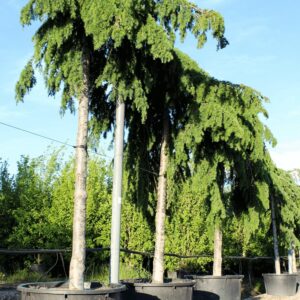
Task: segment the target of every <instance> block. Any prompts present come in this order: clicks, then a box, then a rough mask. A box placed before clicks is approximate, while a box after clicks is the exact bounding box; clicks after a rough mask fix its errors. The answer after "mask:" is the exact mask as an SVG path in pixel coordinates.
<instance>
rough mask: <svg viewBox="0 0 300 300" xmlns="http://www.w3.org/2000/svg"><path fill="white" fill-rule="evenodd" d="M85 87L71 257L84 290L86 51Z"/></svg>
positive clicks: (73, 276) (74, 278) (75, 286)
mask: <svg viewBox="0 0 300 300" xmlns="http://www.w3.org/2000/svg"><path fill="white" fill-rule="evenodd" d="M82 66H83V90H82V92H81V95H80V98H79V106H78V130H77V144H76V166H75V168H76V178H75V193H74V215H73V238H72V258H71V263H70V274H69V276H70V283H69V288H70V289H72V290H83V289H84V271H85V248H86V245H85V225H86V199H87V192H86V177H87V135H88V106H89V84H88V83H89V82H88V80H89V78H88V74H89V59H88V56H87V55H86V54H85V53H84V54H83V57H82Z"/></svg>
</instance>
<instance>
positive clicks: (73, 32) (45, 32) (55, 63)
mask: <svg viewBox="0 0 300 300" xmlns="http://www.w3.org/2000/svg"><path fill="white" fill-rule="evenodd" d="M36 19H39V20H40V21H41V22H42V23H41V25H40V27H39V29H38V30H37V32H36V34H35V35H34V38H33V40H34V48H35V49H34V55H33V58H32V59H31V60H30V61H29V63H28V64H27V65H26V67H25V68H24V70H23V71H22V73H21V76H20V79H19V82H18V83H17V85H16V99H17V101H22V100H23V98H24V96H25V94H26V92H29V91H30V89H31V88H32V87H33V86H34V85H35V83H36V79H35V76H34V65H33V64H35V65H36V66H39V68H40V69H41V70H42V72H43V74H44V77H45V84H46V87H47V89H48V93H49V95H55V94H56V93H57V92H58V91H59V90H60V88H61V87H62V88H63V93H62V109H66V108H67V107H70V108H71V109H72V110H73V109H74V107H73V103H74V100H73V99H74V98H76V99H78V131H77V141H76V184H75V187H76V188H75V193H74V203H75V205H74V214H73V217H74V221H73V247H72V260H71V266H70V289H83V272H84V265H85V214H86V213H85V212H86V204H85V203H86V198H87V195H86V176H87V174H86V169H87V167H86V166H87V134H88V107H89V94H90V63H91V62H90V59H91V57H90V51H91V49H92V43H91V40H90V39H89V38H88V37H87V36H86V35H85V32H84V27H83V24H82V21H81V19H80V12H79V7H78V3H77V1H55V2H53V1H51V2H50V1H41V0H30V1H29V2H28V3H27V5H25V7H24V8H23V9H22V12H21V23H22V25H30V24H31V22H32V21H34V20H36Z"/></svg>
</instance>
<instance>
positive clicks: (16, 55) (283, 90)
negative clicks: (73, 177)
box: [0, 0, 300, 172]
mask: <svg viewBox="0 0 300 300" xmlns="http://www.w3.org/2000/svg"><path fill="white" fill-rule="evenodd" d="M25 3H26V1H25V0H6V1H1V4H0V66H1V67H0V122H4V123H8V124H11V125H14V126H18V127H21V128H24V129H27V130H31V131H34V132H37V133H39V134H42V135H47V136H50V137H52V138H55V139H58V140H61V141H64V142H68V143H70V144H74V143H75V136H76V126H77V118H76V116H75V115H71V114H70V113H66V115H65V116H63V117H61V116H60V115H59V103H60V100H59V97H56V98H48V97H47V93H46V91H45V89H44V87H43V82H42V80H41V78H39V79H40V80H39V84H38V85H37V86H36V87H35V89H34V90H33V91H32V93H30V95H29V96H27V97H26V98H25V102H24V103H20V104H18V105H16V103H15V100H14V86H15V83H16V81H17V80H18V76H19V73H20V71H21V70H22V68H23V66H24V65H25V63H26V62H27V60H28V59H29V58H30V56H31V53H32V48H33V45H32V42H31V37H32V35H33V33H34V31H35V29H36V27H35V26H36V25H33V26H32V27H29V28H22V27H21V25H20V24H19V13H20V9H21V7H22V6H23V5H24V4H25ZM194 3H196V4H198V6H199V7H205V8H213V9H215V10H217V11H219V12H220V13H221V14H222V15H223V16H224V18H225V24H226V37H227V38H228V40H229V42H230V45H229V46H228V47H227V48H226V49H223V50H221V51H216V44H215V42H214V41H212V40H209V42H208V43H207V45H206V46H205V47H204V48H203V49H201V50H198V49H196V43H195V41H194V40H193V39H192V38H191V37H189V38H188V39H187V40H186V42H185V43H184V44H180V43H178V46H179V47H180V48H181V49H182V50H183V51H184V52H186V53H187V54H189V55H190V56H191V57H192V58H194V59H195V60H196V61H197V62H198V63H199V65H200V66H201V67H202V68H204V69H205V70H206V71H208V72H209V73H210V74H211V75H212V76H214V77H216V78H218V79H223V80H229V81H232V82H234V83H243V84H246V85H249V86H251V87H253V88H255V89H257V90H259V91H260V92H262V93H263V94H264V95H265V96H267V97H269V98H270V100H271V103H269V104H267V105H266V108H267V110H268V112H269V116H270V117H269V119H268V120H266V123H267V125H268V126H269V127H270V129H271V130H272V132H273V134H274V135H275V137H276V138H277V140H278V145H277V147H276V148H275V149H271V155H272V157H273V159H274V161H275V162H276V164H277V165H278V166H279V167H282V168H284V169H293V168H300V155H299V150H298V149H300V122H299V117H300V105H299V104H298V103H299V98H300V85H299V82H300V71H299V69H300V68H299V67H300V63H299V53H300V52H299V49H300V40H299V33H300V18H299V17H298V14H299V11H300V2H299V1H295V0H285V1H279V0H265V1H261V0H260V1H259V0H202V1H194ZM0 141H1V144H0V145H1V147H0V149H1V150H0V157H1V158H2V159H5V160H8V162H9V164H10V170H11V171H12V172H14V171H15V168H16V161H17V160H18V159H19V158H20V156H21V155H22V154H24V155H30V156H31V157H35V156H38V155H41V154H43V153H44V152H45V151H46V149H47V147H48V146H49V145H50V144H51V142H49V141H47V140H43V139H40V138H37V137H34V136H31V135H28V134H25V133H22V132H19V131H17V130H14V129H10V128H8V127H5V126H3V125H1V124H0ZM57 146H58V145H57ZM102 148H103V151H107V145H106V143H103V145H102ZM71 151H72V150H71Z"/></svg>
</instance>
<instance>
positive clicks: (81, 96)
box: [16, 0, 272, 300]
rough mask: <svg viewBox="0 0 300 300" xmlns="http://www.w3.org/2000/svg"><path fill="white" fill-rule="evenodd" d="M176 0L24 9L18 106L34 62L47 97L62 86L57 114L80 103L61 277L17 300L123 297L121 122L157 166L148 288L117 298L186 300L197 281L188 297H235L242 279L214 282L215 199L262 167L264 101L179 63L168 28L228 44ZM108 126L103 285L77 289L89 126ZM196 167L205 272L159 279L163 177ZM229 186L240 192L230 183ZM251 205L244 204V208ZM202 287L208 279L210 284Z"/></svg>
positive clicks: (217, 24) (216, 18)
mask: <svg viewBox="0 0 300 300" xmlns="http://www.w3.org/2000/svg"><path fill="white" fill-rule="evenodd" d="M177 2H178V3H177ZM177 2H176V3H174V2H173V1H164V3H154V4H153V5H152V6H151V5H149V6H145V5H140V6H138V5H136V6H135V7H133V6H132V5H128V6H126V5H121V4H119V5H117V4H115V5H114V6H111V5H109V4H103V3H102V4H101V3H100V2H97V1H96V2H93V1H85V2H82V3H81V2H78V1H69V2H68V3H65V5H62V6H61V5H58V4H55V3H54V4H53V5H46V4H45V3H44V4H43V5H42V4H41V1H39V0H34V1H29V3H28V4H27V5H26V6H25V7H24V9H23V10H22V16H21V21H22V23H23V25H27V24H30V23H31V22H32V21H33V20H36V19H41V20H43V23H42V24H41V26H40V28H39V29H38V31H37V33H36V34H35V36H34V42H35V54H34V56H33V58H32V59H31V60H30V61H29V63H28V64H27V66H26V68H25V69H24V71H23V72H22V73H21V77H20V80H19V82H18V83H17V87H16V91H17V99H18V100H23V98H24V95H25V94H26V92H28V91H30V89H31V88H32V87H33V86H34V84H35V82H36V80H35V75H34V71H35V67H36V65H38V66H40V67H41V68H42V71H43V72H44V76H45V79H46V86H47V88H48V90H49V94H51V95H53V94H56V93H57V92H58V91H59V90H60V88H61V87H62V86H63V96H62V105H63V108H67V107H71V108H72V107H73V106H72V105H73V99H74V98H76V99H78V103H79V104H78V132H77V142H76V146H75V148H76V188H75V195H74V221H73V245H72V259H71V265H70V281H69V282H68V283H67V284H65V283H51V284H50V285H48V284H47V285H45V286H41V284H39V285H38V286H39V288H38V289H37V288H34V287H33V286H32V285H28V284H27V285H22V286H21V287H20V288H19V289H20V290H21V291H22V297H23V298H24V299H25V297H30V295H31V294H32V293H36V294H38V295H39V298H40V299H44V298H45V299H50V298H53V299H54V298H55V299H58V298H59V297H60V298H62V299H63V298H64V299H65V298H67V297H69V295H70V297H72V298H78V299H79V298H80V299H82V298H83V297H87V298H90V299H96V298H97V299H109V298H111V299H119V298H120V297H121V295H120V292H122V291H124V290H125V286H124V285H121V284H119V275H118V272H119V270H118V269H119V247H120V246H119V245H120V224H121V223H120V217H121V203H122V165H123V161H122V158H123V148H124V141H123V140H124V124H126V125H127V129H128V132H129V134H128V136H129V137H128V140H127V147H129V149H132V148H133V147H132V146H130V145H131V144H133V145H137V144H138V148H139V149H143V150H144V151H146V152H147V154H146V155H147V156H148V159H149V160H153V161H156V162H158V165H159V167H158V168H155V167H154V169H153V170H151V171H152V172H153V173H154V174H157V175H156V181H157V189H156V194H157V207H156V217H155V229H156V232H155V253H154V263H153V275H152V282H151V283H141V282H133V283H127V285H128V287H129V293H130V296H128V294H127V295H126V293H125V294H124V295H123V296H122V297H125V298H126V297H129V298H130V299H133V298H131V297H133V296H132V295H135V296H134V297H136V299H161V300H163V299H170V295H172V298H174V299H191V297H192V293H193V286H194V285H195V281H196V282H197V283H196V288H195V290H198V292H197V293H198V297H199V298H198V299H204V298H203V296H202V294H201V293H203V292H204V293H208V294H211V295H217V297H220V295H221V294H220V291H219V290H218V289H217V287H222V288H223V289H224V282H225V283H229V282H231V281H234V283H230V284H229V285H228V286H227V287H226V288H225V290H226V293H225V292H224V295H222V296H221V299H239V298H240V282H241V277H237V278H232V277H228V276H227V277H225V281H224V277H222V274H221V265H222V257H221V252H222V222H223V220H224V219H226V218H227V217H228V216H227V212H228V207H226V205H225V204H224V203H225V202H226V201H225V199H227V198H226V197H228V194H232V191H231V190H229V192H228V191H226V189H228V187H230V189H233V190H234V191H239V192H241V194H242V193H243V192H245V191H246V190H247V188H248V186H247V184H244V185H243V184H242V182H243V179H244V177H247V174H246V173H245V171H246V167H245V166H246V164H247V163H248V162H249V161H250V162H251V163H253V166H256V165H257V164H258V162H259V161H260V160H263V157H264V156H265V154H266V150H265V142H267V141H270V140H272V138H270V139H268V140H267V139H266V136H267V135H266V134H265V133H266V132H265V131H266V129H265V127H264V126H263V124H262V123H261V122H260V120H259V118H258V114H259V113H261V112H263V113H264V109H263V106H262V101H263V99H264V97H262V96H261V95H260V94H259V93H257V92H256V91H254V90H252V89H250V88H248V87H245V86H242V85H234V84H230V83H228V82H220V81H217V80H215V79H213V78H211V77H209V76H208V75H207V74H206V73H205V72H203V71H202V70H201V69H200V68H199V67H198V66H197V64H195V63H194V62H193V61H192V60H190V59H189V58H188V57H187V56H186V55H184V54H182V53H181V52H179V51H178V50H176V49H174V45H173V43H174V40H173V38H174V36H173V35H174V33H175V31H176V30H177V29H178V30H180V31H181V34H182V37H184V36H185V33H186V31H187V30H191V32H192V33H193V34H194V35H195V37H196V38H197V39H198V43H199V46H202V45H203V44H204V42H205V40H206V31H207V30H209V29H212V31H213V36H214V37H215V38H216V39H217V40H218V44H219V47H221V48H222V47H224V46H226V45H227V41H226V39H225V38H224V24H223V19H222V18H221V16H220V15H219V14H217V13H216V12H212V11H209V10H201V9H199V8H197V7H196V6H195V5H193V4H192V3H189V2H187V1H177ZM164 5H167V6H169V9H166V7H164ZM156 6H157V7H156ZM124 16H125V17H124ZM116 20H118V21H116ZM128 20H132V22H127V21H128ZM116 24H117V25H116ZM186 24H189V25H186ZM124 28H126V30H124ZM114 110H115V117H114V116H113V113H112V112H113V111H114ZM125 111H126V113H125ZM114 122H115V158H114V182H113V214H112V230H111V236H112V238H111V274H110V282H111V285H110V286H109V287H107V288H105V287H100V286H97V287H96V288H91V286H89V287H88V286H85V283H84V268H85V210H86V208H85V202H86V188H85V185H86V177H87V172H86V164H87V156H88V155H87V144H88V131H89V127H88V124H91V125H92V127H91V130H93V131H94V133H98V134H99V133H100V134H103V133H106V132H108V131H109V130H110V128H111V127H112V126H113V125H114ZM133 127H140V128H144V129H145V130H144V132H146V134H145V135H144V136H143V137H141V136H135V137H132V136H131V135H130V132H131V128H133ZM253 145H255V146H254V147H253ZM130 147H131V148H130ZM128 155H130V156H131V157H132V158H133V161H135V160H134V159H136V160H137V159H138V158H139V157H138V155H139V153H138V152H135V151H134V150H133V151H131V153H129V154H128ZM204 160H205V161H206V162H207V163H208V165H209V167H210V168H211V169H212V170H213V172H212V173H213V177H212V178H211V181H210V183H209V185H208V186H207V194H208V196H207V201H208V202H210V203H211V204H210V205H211V207H212V209H211V212H210V216H209V218H208V219H209V221H210V223H208V224H210V226H212V225H213V224H214V226H215V234H214V236H215V243H214V244H215V255H214V274H213V275H214V276H213V277H212V278H210V277H200V278H198V277H195V276H194V277H193V279H194V280H195V281H193V280H192V281H189V280H185V281H183V282H177V281H172V282H164V247H165V246H164V244H165V217H166V200H167V190H168V189H167V185H168V180H172V179H170V178H169V169H170V165H171V164H172V165H171V166H172V169H173V170H175V171H174V173H173V175H174V174H175V175H176V176H175V177H174V178H176V177H178V174H179V173H180V172H183V173H184V174H185V175H184V176H183V177H182V179H181V180H185V179H186V178H187V177H189V176H192V175H193V173H194V172H197V170H198V168H200V166H201V164H200V163H199V162H201V161H204ZM246 162H247V163H246ZM154 165H155V164H154ZM228 174H231V175H228ZM174 178H173V180H174ZM237 179H238V180H239V182H240V185H238V186H237V187H236V186H234V183H235V182H236V181H237ZM254 179H255V178H254ZM227 182H230V184H227ZM234 188H236V189H234ZM152 192H155V191H152ZM254 198H255V199H256V200H257V201H259V200H260V199H259V197H254ZM251 201H254V200H253V199H251ZM249 203H250V202H249ZM249 203H246V205H245V207H246V210H247V207H248V206H247V205H248V204H249ZM250 204H251V205H252V204H253V202H251V203H250ZM253 230H255V228H253ZM209 279H213V283H212V284H210V283H209ZM210 286H211V287H210ZM43 287H44V288H43ZM228 291H229V292H228ZM234 292H236V295H233V293H234ZM58 295H59V296H58ZM34 297H35V296H34ZM201 297H202V298H201ZM26 299H27V298H26ZM205 299H207V298H205ZM212 299H213V298H212Z"/></svg>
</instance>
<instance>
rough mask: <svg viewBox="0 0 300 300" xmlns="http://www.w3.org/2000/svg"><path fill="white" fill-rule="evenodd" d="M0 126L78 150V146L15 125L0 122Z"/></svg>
mask: <svg viewBox="0 0 300 300" xmlns="http://www.w3.org/2000/svg"><path fill="white" fill-rule="evenodd" d="M0 124H1V125H4V126H6V127H10V128H13V129H16V130H19V131H23V132H26V133H28V134H31V135H35V136H38V137H40V138H43V139H46V140H49V141H52V142H56V143H59V144H61V145H65V146H69V147H72V148H76V146H74V145H71V144H68V143H65V142H62V141H59V140H56V139H53V138H51V137H48V136H45V135H42V134H39V133H36V132H33V131H30V130H26V129H23V128H20V127H17V126H13V125H10V124H7V123H4V122H0Z"/></svg>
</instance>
